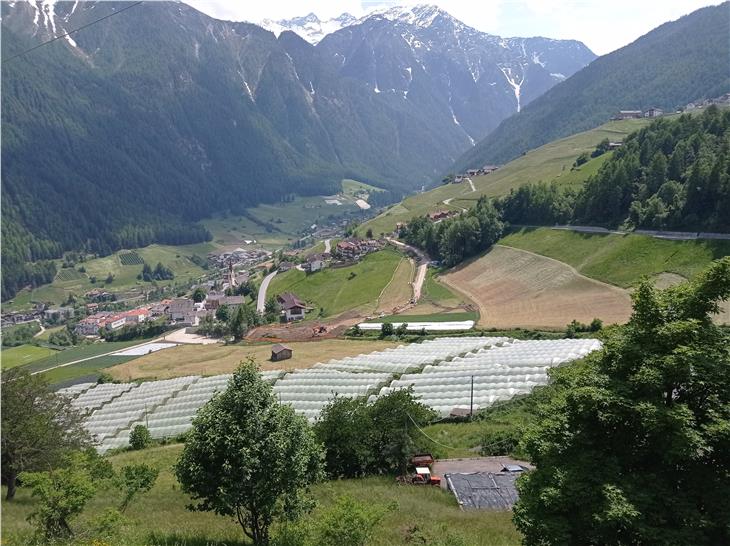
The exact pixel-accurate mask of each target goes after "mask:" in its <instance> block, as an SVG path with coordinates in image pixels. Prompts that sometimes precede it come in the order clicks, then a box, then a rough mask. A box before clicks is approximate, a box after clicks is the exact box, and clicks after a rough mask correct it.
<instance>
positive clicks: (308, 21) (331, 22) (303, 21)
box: [260, 13, 358, 44]
mask: <svg viewBox="0 0 730 546" xmlns="http://www.w3.org/2000/svg"><path fill="white" fill-rule="evenodd" d="M357 22H358V19H357V18H356V17H355V16H353V15H350V14H349V13H343V14H342V15H340V16H338V17H333V18H331V19H325V20H321V19H320V18H319V17H317V15H316V14H314V13H310V14H309V15H305V16H303V17H292V18H291V19H280V20H278V21H274V20H272V19H264V20H263V21H261V22H260V25H261V26H262V27H264V28H265V29H267V30H270V31H271V32H273V33H274V34H276V35H277V36H278V35H279V34H281V33H282V32H284V31H285V30H291V31H292V32H295V33H297V34H298V35H299V36H301V37H302V38H304V39H305V40H307V41H308V42H309V43H311V44H317V43H319V41H320V40H321V39H322V38H324V37H325V36H327V35H328V34H331V33H333V32H336V31H338V30H340V29H341V28H344V27H346V26H350V25H353V24H355V23H357Z"/></svg>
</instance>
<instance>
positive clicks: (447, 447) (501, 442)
mask: <svg viewBox="0 0 730 546" xmlns="http://www.w3.org/2000/svg"><path fill="white" fill-rule="evenodd" d="M406 415H408V418H409V419H410V420H411V422H412V423H413V424H414V425H415V426H416V429H417V430H418V432H420V433H421V434H423V435H424V436H425V437H426V438H428V439H429V440H431V441H432V442H433V443H434V444H436V445H439V446H441V447H445V448H446V449H453V450H458V449H464V448H463V447H454V446H447V445H446V444H442V443H441V442H439V441H438V440H434V439H433V438H431V437H430V436H429V435H428V434H426V431H424V430H423V429H422V428H421V427H419V426H418V423H416V421H415V420H414V419H413V417H411V415H410V413H406ZM511 441H512V439H511V438H503V439H502V440H497V441H496V442H491V443H489V444H485V445H482V446H481V447H482V448H485V447H489V448H492V447H496V446H500V445H502V444H506V443H508V442H511Z"/></svg>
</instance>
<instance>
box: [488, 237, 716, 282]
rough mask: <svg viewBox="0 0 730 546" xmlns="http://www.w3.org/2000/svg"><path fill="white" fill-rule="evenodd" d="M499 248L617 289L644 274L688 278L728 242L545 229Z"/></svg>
mask: <svg viewBox="0 0 730 546" xmlns="http://www.w3.org/2000/svg"><path fill="white" fill-rule="evenodd" d="M500 243H501V244H503V245H506V246H511V247H515V248H521V249H523V250H529V251H531V252H535V253H537V254H542V255H543V256H548V257H550V258H555V259H556V260H560V261H561V262H565V263H567V264H569V265H571V266H573V267H574V268H576V269H577V270H578V271H580V272H581V273H583V274H584V275H586V276H588V277H591V278H594V279H598V280H601V281H604V282H608V283H611V284H615V285H617V286H622V287H630V286H633V285H635V284H636V282H637V281H639V279H640V278H641V277H642V276H643V275H649V276H656V275H660V274H662V273H673V274H676V275H681V276H682V277H684V278H692V277H693V276H694V275H695V274H697V273H698V272H699V271H701V270H702V269H704V268H705V267H706V266H707V265H708V264H709V263H710V261H712V260H714V259H717V258H721V257H722V256H727V255H729V254H730V241H669V240H663V239H655V238H653V237H647V236H643V235H633V234H632V235H601V234H585V233H575V232H571V231H564V230H554V229H549V228H538V229H523V230H520V231H518V232H515V233H512V234H510V235H507V236H506V237H504V238H503V239H502V240H501V241H500Z"/></svg>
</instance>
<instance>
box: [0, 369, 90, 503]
mask: <svg viewBox="0 0 730 546" xmlns="http://www.w3.org/2000/svg"><path fill="white" fill-rule="evenodd" d="M1 443H2V474H3V478H4V480H5V482H6V483H7V486H8V492H7V497H6V498H7V500H12V499H13V497H14V496H15V488H16V481H17V478H18V475H19V474H20V473H21V472H32V471H45V470H48V469H49V468H53V467H55V466H57V465H59V464H60V462H61V460H62V459H63V458H64V457H65V456H66V455H68V453H69V452H71V451H73V450H75V449H79V448H82V447H84V446H86V445H88V443H89V436H88V434H87V433H86V431H85V430H84V428H83V427H82V415H80V414H79V413H78V412H77V411H76V410H74V408H73V407H72V406H71V404H70V402H69V400H68V399H67V398H65V397H64V396H60V395H58V394H56V393H54V392H52V391H50V390H49V388H48V384H47V383H46V381H45V380H44V379H43V378H42V377H41V375H30V374H29V373H28V372H27V371H23V370H22V369H20V368H14V369H11V370H8V371H3V372H2V442H1Z"/></svg>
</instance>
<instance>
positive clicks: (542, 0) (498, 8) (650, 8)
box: [187, 0, 717, 55]
mask: <svg viewBox="0 0 730 546" xmlns="http://www.w3.org/2000/svg"><path fill="white" fill-rule="evenodd" d="M187 3H189V4H190V5H192V6H193V7H195V8H197V9H199V10H200V11H202V12H204V13H207V14H208V15H211V16H213V17H217V18H220V19H229V20H234V21H251V22H258V21H261V20H262V19H265V18H269V19H284V18H291V17H295V16H298V15H306V14H308V13H309V12H314V13H316V14H317V15H318V16H319V17H320V18H329V17H336V16H337V15H340V14H341V13H343V12H349V13H351V14H353V15H363V14H364V13H366V12H368V11H370V10H372V9H375V8H380V7H386V6H395V5H414V4H418V3H434V4H438V5H439V6H440V7H441V8H443V9H445V10H446V11H448V12H449V13H451V14H452V15H453V16H454V17H456V18H458V19H461V20H462V21H464V22H465V23H467V24H468V25H471V26H473V27H475V28H477V29H479V30H482V31H484V32H489V33H491V34H498V35H500V36H546V37H548V38H558V39H575V40H580V41H582V42H583V43H585V44H586V45H587V46H588V47H590V48H591V49H592V50H593V51H594V52H596V53H597V54H599V55H603V54H606V53H609V52H610V51H613V50H615V49H618V48H620V47H623V46H625V45H627V44H628V43H630V42H632V41H634V40H635V39H637V38H638V37H639V36H642V35H644V34H646V33H647V32H649V31H650V30H652V29H653V28H655V27H657V26H659V25H661V24H662V23H665V22H667V21H670V20H674V19H677V18H679V17H681V16H682V15H686V14H687V13H690V12H692V11H694V10H696V9H698V8H701V7H703V6H707V5H712V4H713V2H712V1H710V0H642V1H636V0H612V1H611V2H606V1H603V0H425V1H423V0H422V1H421V2H417V1H412V0H403V1H393V0H276V1H269V2H253V1H249V0H245V1H243V0H188V2H187ZM715 3H717V2H715Z"/></svg>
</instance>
